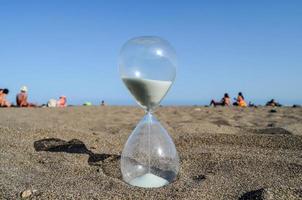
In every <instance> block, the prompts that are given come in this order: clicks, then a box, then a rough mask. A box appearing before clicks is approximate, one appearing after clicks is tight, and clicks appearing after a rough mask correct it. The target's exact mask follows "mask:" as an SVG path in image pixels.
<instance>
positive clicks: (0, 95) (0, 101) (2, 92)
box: [0, 88, 11, 107]
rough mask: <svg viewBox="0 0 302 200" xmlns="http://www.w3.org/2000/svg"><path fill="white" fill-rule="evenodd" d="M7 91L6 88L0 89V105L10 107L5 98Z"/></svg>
mask: <svg viewBox="0 0 302 200" xmlns="http://www.w3.org/2000/svg"><path fill="white" fill-rule="evenodd" d="M8 93H9V90H8V89H6V88H5V89H0V107H11V103H10V102H9V101H8V100H7V99H6V96H7V95H8Z"/></svg>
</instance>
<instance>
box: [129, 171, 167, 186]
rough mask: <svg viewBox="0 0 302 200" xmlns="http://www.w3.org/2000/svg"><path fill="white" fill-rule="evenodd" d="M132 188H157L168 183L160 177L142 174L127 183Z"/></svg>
mask: <svg viewBox="0 0 302 200" xmlns="http://www.w3.org/2000/svg"><path fill="white" fill-rule="evenodd" d="M129 183H130V184H131V185H133V186H138V187H144V188H157V187H162V186H164V185H167V184H168V183H169V182H168V181H167V180H166V179H163V178H162V177H159V176H156V175H154V174H151V173H147V174H144V175H142V176H139V177H136V178H134V179H133V180H131V181H130V182H129Z"/></svg>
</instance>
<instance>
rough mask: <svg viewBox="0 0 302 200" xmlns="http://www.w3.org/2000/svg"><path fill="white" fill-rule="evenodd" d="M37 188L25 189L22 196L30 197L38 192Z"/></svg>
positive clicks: (23, 197)
mask: <svg viewBox="0 0 302 200" xmlns="http://www.w3.org/2000/svg"><path fill="white" fill-rule="evenodd" d="M36 192H37V190H24V191H23V192H21V198H22V199H26V198H29V197H31V196H33V195H34V193H36Z"/></svg>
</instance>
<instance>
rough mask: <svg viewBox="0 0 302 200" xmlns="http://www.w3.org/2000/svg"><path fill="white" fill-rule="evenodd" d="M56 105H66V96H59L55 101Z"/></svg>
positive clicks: (62, 106)
mask: <svg viewBox="0 0 302 200" xmlns="http://www.w3.org/2000/svg"><path fill="white" fill-rule="evenodd" d="M57 107H59V108H65V107H67V98H66V96H61V97H60V98H59V100H58V101H57Z"/></svg>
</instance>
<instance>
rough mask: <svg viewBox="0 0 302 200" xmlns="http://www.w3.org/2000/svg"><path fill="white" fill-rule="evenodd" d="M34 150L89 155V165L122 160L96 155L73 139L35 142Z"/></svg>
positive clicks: (48, 139) (117, 157) (113, 156)
mask: <svg viewBox="0 0 302 200" xmlns="http://www.w3.org/2000/svg"><path fill="white" fill-rule="evenodd" d="M34 148H35V150H36V151H49V152H65V153H75V154H87V155H89V159H88V164H89V165H99V164H97V163H98V162H100V161H104V160H106V159H107V158H110V157H111V158H113V159H117V160H118V159H120V155H114V154H96V153H93V152H92V151H90V150H89V149H87V147H86V145H85V144H84V143H83V142H82V141H80V140H78V139H72V140H70V141H65V140H61V139H58V138H47V139H42V140H38V141H35V142H34Z"/></svg>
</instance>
